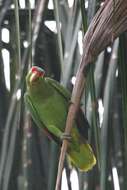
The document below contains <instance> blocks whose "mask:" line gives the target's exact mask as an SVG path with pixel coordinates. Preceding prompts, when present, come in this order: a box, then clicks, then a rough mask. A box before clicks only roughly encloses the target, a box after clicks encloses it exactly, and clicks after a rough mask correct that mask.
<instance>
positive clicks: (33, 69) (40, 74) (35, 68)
mask: <svg viewBox="0 0 127 190" xmlns="http://www.w3.org/2000/svg"><path fill="white" fill-rule="evenodd" d="M32 73H37V75H38V76H39V77H41V76H44V74H45V72H44V71H43V70H42V69H39V68H37V67H32Z"/></svg>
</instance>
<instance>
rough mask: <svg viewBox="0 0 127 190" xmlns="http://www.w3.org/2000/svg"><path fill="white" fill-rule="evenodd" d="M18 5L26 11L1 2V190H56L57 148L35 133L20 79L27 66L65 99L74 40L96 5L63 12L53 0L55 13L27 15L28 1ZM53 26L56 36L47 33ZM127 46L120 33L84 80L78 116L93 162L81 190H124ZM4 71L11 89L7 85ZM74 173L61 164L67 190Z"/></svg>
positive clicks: (74, 64) (75, 53)
mask: <svg viewBox="0 0 127 190" xmlns="http://www.w3.org/2000/svg"><path fill="white" fill-rule="evenodd" d="M24 2H25V6H24V8H22V6H21V1H19V2H18V1H17V0H14V1H11V0H5V1H1V2H0V10H1V11H0V33H1V36H0V189H1V190H43V189H44V190H54V189H55V180H56V174H57V164H58V157H59V147H57V145H56V144H55V143H54V142H50V141H49V140H48V139H47V137H45V136H44V135H43V133H42V131H40V130H39V129H38V128H37V127H36V126H35V124H34V123H33V121H32V120H31V118H30V115H29V113H28V112H27V110H26V108H25V105H24V100H23V96H24V92H25V75H26V73H27V70H28V68H29V67H30V65H31V64H35V65H38V66H41V67H43V68H44V69H45V71H46V73H47V76H50V77H52V78H54V79H56V80H58V81H60V82H61V83H62V84H63V85H64V86H66V87H67V88H68V89H69V90H70V91H71V90H72V87H73V85H72V82H71V79H72V77H73V76H75V74H76V71H77V68H78V65H79V63H80V58H81V53H80V46H79V43H78V40H79V39H80V38H79V37H81V34H83V33H84V32H85V31H86V30H87V26H88V25H89V23H90V22H91V19H92V18H93V16H94V14H95V12H96V11H97V10H98V9H99V7H100V6H101V3H102V2H101V1H98V0H97V1H96V0H88V1H84V0H80V1H78V0H75V1H74V4H73V6H72V7H69V4H68V1H66V0H65V1H63V0H59V1H55V0H54V1H53V4H54V9H48V8H47V6H48V1H35V5H34V6H33V8H30V3H31V4H32V1H24ZM87 4H88V7H87ZM14 5H15V6H14ZM31 20H32V22H31ZM37 20H39V22H38V21H37ZM55 20H56V28H57V33H55V32H52V31H51V30H50V29H49V28H48V27H47V25H46V21H55ZM59 23H61V25H60V24H59ZM50 25H51V23H50ZM3 29H7V30H8V32H9V42H6V41H5V40H3V38H2V35H3V33H4V30H3ZM126 40H127V35H126V33H124V34H122V35H121V36H120V37H119V39H116V40H115V42H114V43H112V44H109V47H108V48H107V49H105V50H104V51H103V52H102V53H101V54H100V55H99V56H98V58H97V60H95V62H94V64H92V65H91V71H90V73H88V79H87V88H86V91H85V93H84V95H83V97H82V108H83V110H84V113H85V114H86V116H87V119H88V121H89V123H90V126H91V127H90V130H89V142H90V143H91V145H92V146H93V148H94V150H95V154H96V157H97V161H98V162H97V165H96V166H95V167H94V169H93V170H91V171H89V172H87V173H83V172H79V171H77V175H78V180H79V189H80V190H91V189H95V190H99V189H101V190H107V189H108V190H110V189H111V190H113V189H114V190H119V189H121V190H125V189H126V188H127V182H126V180H125V178H126V176H127V164H126V162H127V159H126V158H127V154H126V153H127V150H126V149H127V129H126V126H127V121H126V120H127V119H126V114H127V103H126V102H127V101H126V98H127V84H126V79H127V72H126V71H127V68H126V67H127V66H126V60H127V55H126ZM31 44H32V46H31ZM80 44H81V40H80ZM96 45H97V44H96ZM5 49H6V50H7V51H8V53H9V63H8V62H7V60H5V56H4V53H3V52H4V51H3V50H5ZM7 64H8V66H9V68H10V74H8V75H9V79H10V88H8V86H7V84H6V80H5V68H6V69H7ZM101 106H102V108H103V109H104V113H102V109H101V111H99V110H100V108H101ZM72 170H73V169H72V168H69V167H68V165H67V164H66V163H65V171H66V176H67V184H68V189H69V190H71V189H72V187H71V181H70V175H71V172H72Z"/></svg>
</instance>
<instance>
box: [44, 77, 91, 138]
mask: <svg viewBox="0 0 127 190" xmlns="http://www.w3.org/2000/svg"><path fill="white" fill-rule="evenodd" d="M45 80H46V81H47V82H48V83H49V84H50V85H51V86H53V88H55V89H56V90H57V91H58V93H60V94H61V95H62V96H63V97H64V98H65V99H66V100H67V101H68V102H69V101H70V98H71V93H70V92H69V91H68V90H67V89H66V88H64V87H63V86H62V85H61V84H60V83H59V82H57V81H55V80H53V79H51V78H48V77H47V78H45ZM68 104H69V103H68ZM76 123H77V128H78V131H79V133H80V135H81V136H82V137H84V138H85V139H88V128H89V123H88V121H87V119H86V118H85V116H84V114H83V111H82V109H81V108H80V109H79V112H78V114H77V118H76Z"/></svg>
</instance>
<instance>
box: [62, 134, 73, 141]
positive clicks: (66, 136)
mask: <svg viewBox="0 0 127 190" xmlns="http://www.w3.org/2000/svg"><path fill="white" fill-rule="evenodd" d="M71 139H72V136H71V135H70V134H68V133H63V134H62V135H61V140H62V141H63V140H68V141H71Z"/></svg>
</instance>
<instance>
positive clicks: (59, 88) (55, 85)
mask: <svg viewBox="0 0 127 190" xmlns="http://www.w3.org/2000/svg"><path fill="white" fill-rule="evenodd" d="M45 80H46V81H47V82H48V83H49V84H50V85H51V86H52V87H53V88H55V89H56V90H57V91H58V93H60V94H61V95H62V96H63V97H64V98H65V99H66V100H67V101H69V100H70V97H71V93H70V92H69V91H68V90H67V89H66V88H65V87H63V86H62V85H61V84H60V83H59V82H57V81H55V80H53V79H51V78H48V77H46V78H45Z"/></svg>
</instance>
